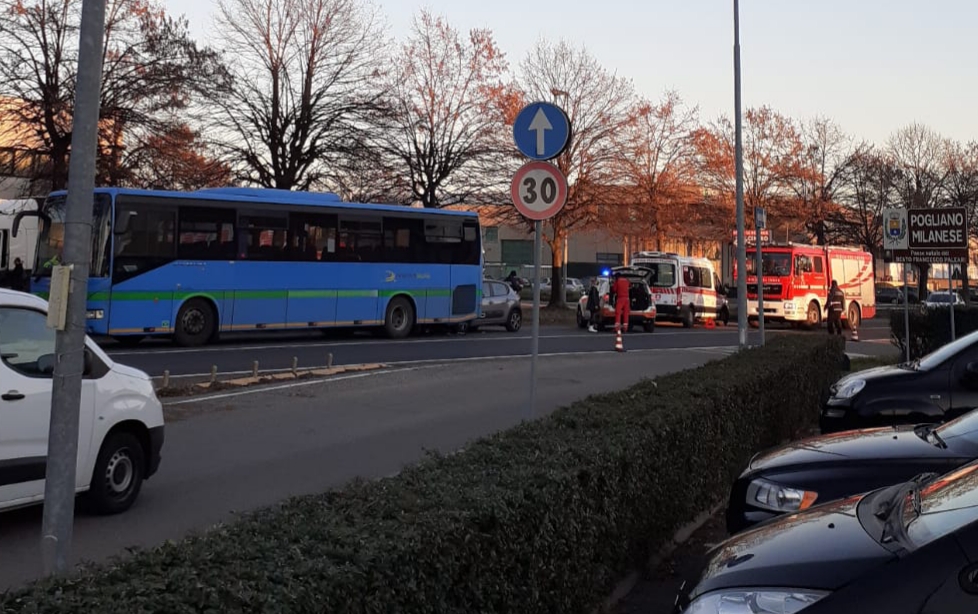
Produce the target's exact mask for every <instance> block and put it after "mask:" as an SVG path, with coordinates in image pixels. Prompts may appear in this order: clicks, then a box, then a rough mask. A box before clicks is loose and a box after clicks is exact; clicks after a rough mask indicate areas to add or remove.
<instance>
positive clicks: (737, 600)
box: [675, 463, 978, 614]
mask: <svg viewBox="0 0 978 614" xmlns="http://www.w3.org/2000/svg"><path fill="white" fill-rule="evenodd" d="M708 556H709V558H708V561H707V564H706V567H705V569H704V571H703V572H702V574H701V575H700V577H699V578H698V579H697V580H695V581H694V582H692V583H690V584H688V585H684V586H683V588H682V589H680V593H679V595H678V596H677V600H676V608H675V611H676V612H681V613H684V614H707V613H709V614H719V613H721V612H743V613H775V612H777V613H796V612H803V613H804V614H823V613H824V614H828V613H831V614H850V613H852V614H856V613H858V614H869V613H873V614H875V613H877V612H879V613H885V614H911V613H913V614H922V613H933V614H938V613H940V614H959V613H960V614H965V613H973V612H978V463H970V464H968V465H965V466H964V467H961V468H958V469H956V470H954V471H953V472H951V473H949V474H944V475H942V476H940V477H928V476H921V477H920V478H918V479H917V480H914V481H909V482H905V483H903V484H899V485H896V486H890V487H887V488H883V489H880V490H876V491H873V492H870V493H867V494H862V495H855V496H852V497H848V498H846V499H840V500H837V501H834V502H831V503H826V504H824V505H819V506H815V507H812V508H811V509H808V510H806V511H804V512H799V513H797V514H790V515H787V516H782V517H780V518H777V519H775V520H773V521H771V522H767V523H764V524H761V525H758V526H757V527H755V528H753V529H751V530H749V531H745V532H743V533H740V534H739V535H736V536H734V537H732V538H730V539H727V540H726V541H724V542H722V543H720V544H719V545H718V546H716V547H715V548H713V549H712V550H711V551H710V552H709V555H708Z"/></svg>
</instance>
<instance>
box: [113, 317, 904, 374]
mask: <svg viewBox="0 0 978 614" xmlns="http://www.w3.org/2000/svg"><path fill="white" fill-rule="evenodd" d="M887 322H888V320H887V319H886V318H877V319H875V320H869V321H867V322H865V323H864V326H863V327H862V328H861V329H860V331H859V334H860V338H861V340H862V341H864V342H865V343H861V347H862V348H863V349H858V351H861V352H866V353H879V352H880V351H891V350H892V346H890V345H889V342H888V339H889V331H888V330H887ZM768 332H770V333H771V334H804V335H817V334H825V329H824V328H823V329H821V331H797V330H792V329H788V328H785V327H783V326H779V325H775V326H772V327H770V328H769V329H768ZM758 339H759V336H758V333H757V332H756V331H753V330H751V331H749V335H748V342H749V343H756V342H757V341H758ZM880 342H882V343H880ZM737 343H738V335H737V329H736V327H735V326H727V327H718V328H715V329H712V330H709V329H705V328H703V327H702V326H698V327H696V328H694V329H683V328H682V327H681V326H679V325H672V324H660V325H659V326H657V327H656V331H655V332H654V333H644V332H641V331H638V332H634V333H628V334H626V335H625V337H624V344H625V349H626V350H653V349H679V348H694V347H734V346H736V345H737ZM874 346H875V347H874ZM613 348H614V335H613V334H612V333H610V332H605V333H598V334H592V333H588V332H587V331H584V330H581V329H578V328H577V327H576V326H574V325H564V326H556V325H554V326H542V327H541V329H540V353H541V354H548V355H560V354H578V353H589V352H598V351H607V350H611V349H613ZM850 348H851V349H852V351H857V348H856V345H855V344H852V345H851V346H850ZM884 348H887V349H885V350H884ZM106 349H107V351H108V352H109V354H110V355H112V357H113V358H114V359H115V360H117V361H119V362H122V363H125V364H128V365H131V366H134V367H136V368H139V369H142V370H144V371H146V372H147V373H149V374H150V375H153V376H160V375H162V374H163V371H164V370H169V371H170V374H171V376H178V375H187V376H190V375H205V374H209V373H210V371H211V368H212V366H216V367H217V369H218V371H219V372H220V373H222V374H227V373H247V372H250V371H251V369H252V363H253V362H254V361H256V360H257V361H258V363H259V368H260V369H261V370H263V371H265V370H276V369H288V368H290V367H291V366H292V359H293V357H294V358H296V359H298V364H299V366H300V367H318V366H322V365H325V364H326V362H327V355H328V354H332V355H333V364H335V365H348V364H363V363H378V362H379V363H386V364H401V365H406V364H419V363H423V362H425V361H446V360H472V359H480V358H488V357H499V356H528V355H530V352H531V337H530V329H529V326H528V325H527V326H526V327H524V329H523V330H521V331H520V332H519V333H508V332H506V331H505V330H503V329H501V328H497V329H495V330H492V329H480V331H479V332H477V333H471V334H467V335H448V334H432V335H428V336H422V337H411V338H408V339H403V340H397V341H392V340H389V339H384V338H380V337H377V336H374V335H371V334H366V333H358V334H356V335H347V336H345V337H340V338H328V337H325V336H324V335H323V334H322V333H317V332H308V333H306V332H303V333H252V334H238V335H234V336H232V335H227V336H226V337H225V338H223V339H222V340H221V342H220V343H218V344H216V345H212V346H206V347H202V348H179V347H175V346H174V345H172V344H171V343H169V342H168V341H153V342H145V343H144V344H142V345H140V346H137V347H136V348H132V349H125V348H119V347H118V346H113V345H107V346H106Z"/></svg>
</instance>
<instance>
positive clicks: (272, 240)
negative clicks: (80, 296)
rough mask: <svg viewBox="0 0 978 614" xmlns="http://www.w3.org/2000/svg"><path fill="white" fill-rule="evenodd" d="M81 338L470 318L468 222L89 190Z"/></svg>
mask: <svg viewBox="0 0 978 614" xmlns="http://www.w3.org/2000/svg"><path fill="white" fill-rule="evenodd" d="M66 196H67V194H66V192H63V191H62V192H54V193H52V194H51V195H50V196H49V197H48V198H47V199H46V200H45V202H44V204H43V206H42V207H41V208H40V209H39V210H37V211H31V212H28V213H25V214H24V215H35V216H37V217H39V218H40V221H41V226H42V229H41V231H40V233H39V236H38V248H37V255H36V266H35V268H34V270H35V274H36V276H35V277H34V280H33V282H32V285H31V291H32V292H34V293H36V294H38V295H40V296H42V297H45V298H46V297H47V295H48V291H49V289H50V274H51V270H52V269H51V267H52V265H53V264H56V263H57V262H58V258H59V257H60V254H61V249H62V245H63V242H64V219H65V201H66ZM93 222H94V226H93V230H92V261H91V274H90V275H91V277H90V281H89V286H88V306H87V309H88V311H87V324H88V325H87V329H88V332H89V333H90V334H94V335H108V336H111V337H113V338H115V339H117V340H119V341H120V342H122V343H127V344H134V343H138V342H139V341H140V340H141V339H143V338H145V337H147V336H158V335H170V336H172V337H173V339H174V340H175V341H176V343H178V344H179V345H184V346H197V345H202V344H205V343H208V342H211V341H214V340H216V339H217V337H218V336H219V335H220V334H221V333H223V332H230V331H251V330H289V329H324V328H332V327H377V328H382V329H383V330H384V331H385V332H386V334H387V335H388V336H389V337H391V338H401V337H405V336H407V335H408V334H409V333H410V332H411V330H412V328H413V327H414V326H415V325H418V324H436V325H437V324H447V325H454V324H461V323H464V322H468V321H471V320H474V319H476V318H477V317H478V313H479V303H480V289H481V284H482V244H481V238H482V233H481V231H480V228H479V218H478V215H477V214H475V213H470V212H461V211H445V210H427V209H415V208H410V207H401V206H396V205H374V204H360V203H347V202H342V201H341V200H340V198H339V197H338V196H336V195H335V194H328V193H311V192H291V191H288V190H273V189H254V188H211V189H203V190H198V191H196V192H171V191H151V190H133V189H121V188H98V189H96V190H95V197H94V203H93Z"/></svg>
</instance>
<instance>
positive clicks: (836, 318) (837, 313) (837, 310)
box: [826, 279, 846, 335]
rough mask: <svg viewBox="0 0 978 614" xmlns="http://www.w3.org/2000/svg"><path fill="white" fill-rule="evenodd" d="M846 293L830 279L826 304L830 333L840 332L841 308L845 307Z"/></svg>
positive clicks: (837, 333) (837, 283)
mask: <svg viewBox="0 0 978 614" xmlns="http://www.w3.org/2000/svg"><path fill="white" fill-rule="evenodd" d="M845 300H846V295H845V293H844V292H843V291H842V288H840V287H839V282H837V281H835V280H834V279H833V280H832V288H831V289H829V300H828V305H826V307H827V308H828V309H827V310H828V316H829V318H828V320H829V322H828V324H829V334H830V335H841V334H842V310H843V308H844V307H845V304H844V303H845Z"/></svg>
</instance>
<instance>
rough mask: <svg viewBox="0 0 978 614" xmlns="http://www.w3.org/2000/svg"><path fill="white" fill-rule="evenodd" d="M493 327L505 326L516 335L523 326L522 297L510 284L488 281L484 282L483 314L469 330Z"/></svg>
mask: <svg viewBox="0 0 978 614" xmlns="http://www.w3.org/2000/svg"><path fill="white" fill-rule="evenodd" d="M493 325H498V326H505V327H506V330H508V331H510V332H514V333H515V332H516V331H518V330H519V329H520V327H522V326H523V309H522V308H521V307H520V295H519V294H517V293H516V291H515V290H513V288H512V287H511V286H510V285H509V284H507V283H506V282H504V281H495V280H490V279H486V280H483V282H482V313H481V314H480V316H479V319H478V320H474V321H472V322H470V323H469V326H468V330H469V331H474V330H476V329H478V328H479V327H480V326H493Z"/></svg>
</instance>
